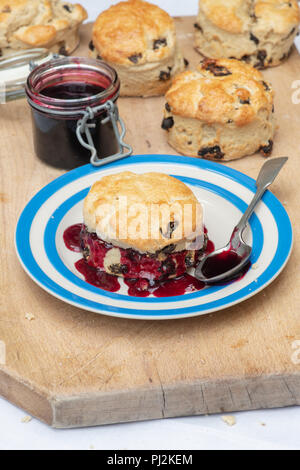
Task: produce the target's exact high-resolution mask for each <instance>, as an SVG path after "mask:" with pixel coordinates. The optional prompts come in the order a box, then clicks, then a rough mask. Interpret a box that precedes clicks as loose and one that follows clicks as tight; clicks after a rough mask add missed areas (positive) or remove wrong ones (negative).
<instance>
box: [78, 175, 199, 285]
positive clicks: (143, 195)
mask: <svg viewBox="0 0 300 470" xmlns="http://www.w3.org/2000/svg"><path fill="white" fill-rule="evenodd" d="M83 216H84V226H83V230H82V232H81V248H82V253H83V256H84V258H85V259H86V261H87V262H88V264H89V265H90V266H92V267H94V268H97V269H99V270H100V271H105V272H106V273H108V274H113V275H116V276H122V277H125V278H129V279H148V280H150V281H157V280H165V279H168V278H173V277H178V276H181V275H182V274H184V273H185V272H186V271H187V270H188V269H189V268H192V267H194V266H195V265H196V263H197V261H198V259H199V257H200V256H201V255H202V254H203V251H204V250H205V248H206V243H207V236H206V235H205V234H204V228H203V209H202V206H201V204H200V203H199V202H198V200H197V198H196V196H195V195H194V193H193V192H192V190H191V189H190V188H189V187H188V186H186V185H185V184H184V183H183V182H181V181H179V180H178V179H176V178H173V177H171V176H169V175H166V174H162V173H145V174H141V175H138V174H135V173H131V172H128V171H127V172H123V173H118V174H114V175H109V176H104V177H103V178H102V179H101V180H99V181H97V182H96V183H95V184H94V185H93V186H92V188H91V190H90V192H89V194H88V196H87V197H86V199H85V201H84V209H83Z"/></svg>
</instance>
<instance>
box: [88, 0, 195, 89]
mask: <svg viewBox="0 0 300 470" xmlns="http://www.w3.org/2000/svg"><path fill="white" fill-rule="evenodd" d="M90 56H91V57H94V58H97V57H98V58H99V59H103V60H105V61H106V62H107V63H108V64H109V65H111V66H112V67H113V68H114V69H116V71H117V72H118V75H119V77H120V80H121V95H123V96H155V95H162V94H164V93H165V92H166V91H167V89H168V87H169V86H170V84H171V79H172V77H174V75H176V74H177V73H178V72H181V71H182V70H184V68H185V67H186V66H187V65H188V62H187V61H186V60H185V59H184V58H183V56H182V54H181V52H180V50H179V48H178V45H177V40H176V31H175V24H174V20H173V19H172V18H171V17H170V16H169V15H168V13H166V12H165V11H164V10H162V9H161V8H159V7H158V6H156V5H152V4H151V3H147V2H144V1H142V0H130V1H126V2H121V3H118V4H117V5H113V6H112V7H110V8H109V9H108V10H105V11H104V12H103V13H101V14H100V15H99V17H98V19H97V20H96V22H95V24H94V28H93V37H92V41H91V42H90Z"/></svg>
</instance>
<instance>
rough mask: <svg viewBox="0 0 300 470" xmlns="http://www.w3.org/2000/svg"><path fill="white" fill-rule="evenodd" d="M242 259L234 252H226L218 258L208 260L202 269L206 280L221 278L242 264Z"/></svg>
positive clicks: (217, 256) (213, 257)
mask: <svg viewBox="0 0 300 470" xmlns="http://www.w3.org/2000/svg"><path fill="white" fill-rule="evenodd" d="M241 261H242V258H241V257H240V256H239V255H238V254H237V253H235V252H234V251H224V252H223V253H220V254H218V255H216V256H212V257H211V258H207V260H206V262H205V263H204V265H203V267H202V272H203V274H204V276H205V277H206V278H208V279H209V278H211V277H215V276H219V275H220V274H223V273H225V272H227V271H229V270H230V269H233V268H235V267H236V266H238V265H239V264H240V262H241Z"/></svg>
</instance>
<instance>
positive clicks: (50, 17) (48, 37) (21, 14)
mask: <svg viewBox="0 0 300 470" xmlns="http://www.w3.org/2000/svg"><path fill="white" fill-rule="evenodd" d="M86 18H87V13H86V11H85V9H84V8H83V7H82V6H81V5H79V4H75V5H74V4H72V3H69V2H64V1H62V0H30V1H29V0H9V1H8V0H0V55H1V56H9V55H10V54H12V53H14V52H15V51H21V50H23V49H29V48H34V47H45V48H47V49H49V50H51V51H53V52H58V53H60V54H63V55H67V54H70V53H71V52H73V50H74V49H75V48H76V47H77V46H78V43H79V35H78V28H79V26H80V25H81V23H82V22H83V21H84V20H85V19H86Z"/></svg>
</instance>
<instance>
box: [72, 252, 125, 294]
mask: <svg viewBox="0 0 300 470" xmlns="http://www.w3.org/2000/svg"><path fill="white" fill-rule="evenodd" d="M75 268H76V269H77V271H78V272H80V274H82V275H83V277H84V279H85V280H86V282H88V283H89V284H92V285H93V286H96V287H100V288H101V289H103V290H106V291H108V292H118V290H119V289H120V287H121V286H120V284H119V281H118V278H117V277H116V276H112V275H111V274H107V273H105V272H103V271H100V270H99V269H96V268H93V267H92V266H89V265H88V264H87V262H86V261H85V259H83V258H82V259H80V260H79V261H77V263H75Z"/></svg>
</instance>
